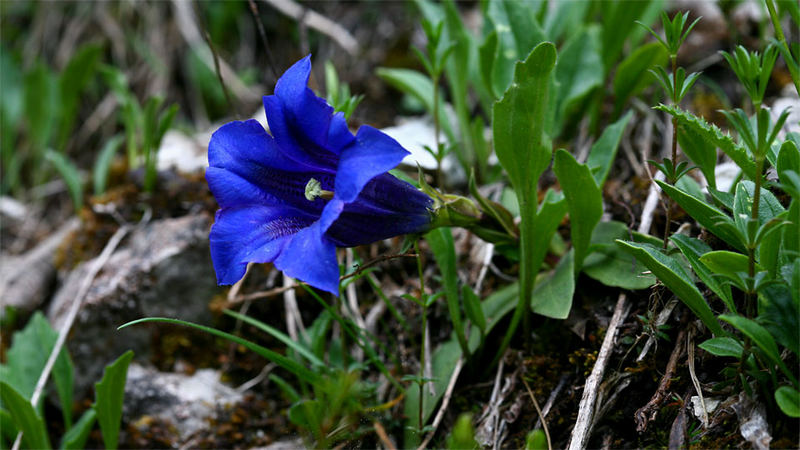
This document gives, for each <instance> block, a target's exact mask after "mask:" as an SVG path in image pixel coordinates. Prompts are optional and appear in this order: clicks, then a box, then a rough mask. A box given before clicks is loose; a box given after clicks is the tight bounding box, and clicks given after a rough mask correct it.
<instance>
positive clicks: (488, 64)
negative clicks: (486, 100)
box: [478, 31, 503, 99]
mask: <svg viewBox="0 0 800 450" xmlns="http://www.w3.org/2000/svg"><path fill="white" fill-rule="evenodd" d="M498 49H499V43H498V41H497V31H492V32H491V33H489V34H488V35H487V36H486V39H485V40H484V41H483V44H481V46H480V48H479V49H478V61H479V63H480V68H481V80H482V81H483V84H484V85H485V86H486V90H488V91H489V93H490V94H491V95H492V98H494V99H498V98H500V95H501V94H502V93H503V92H502V91H498V90H496V89H495V85H494V75H493V73H494V72H493V70H492V69H493V68H494V62H495V59H496V58H497V52H498Z"/></svg>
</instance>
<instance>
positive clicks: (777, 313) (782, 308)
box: [758, 259, 800, 355]
mask: <svg viewBox="0 0 800 450" xmlns="http://www.w3.org/2000/svg"><path fill="white" fill-rule="evenodd" d="M795 261H796V262H795V264H796V265H797V267H798V268H800V259H796V260H795ZM796 276H800V272H798V273H797V274H796ZM798 281H800V280H798ZM792 293H794V297H793V296H792ZM798 294H800V289H798V285H797V284H795V285H794V286H790V285H789V284H788V283H787V284H775V285H772V286H767V287H766V288H764V289H762V290H761V292H759V304H758V306H759V308H758V311H759V315H758V320H759V323H761V324H762V325H764V328H766V329H767V331H769V333H770V334H771V335H772V337H773V338H775V341H776V342H777V343H779V344H781V345H783V346H784V347H786V348H788V349H789V350H791V351H792V352H794V353H795V354H797V355H800V298H797V297H798Z"/></svg>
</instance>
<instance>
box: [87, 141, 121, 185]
mask: <svg viewBox="0 0 800 450" xmlns="http://www.w3.org/2000/svg"><path fill="white" fill-rule="evenodd" d="M124 139H125V137H124V136H122V135H116V136H114V137H112V138H111V139H109V140H108V141H107V142H106V144H105V145H104V146H103V149H102V150H100V154H99V155H97V159H95V161H94V168H93V169H92V181H93V183H94V195H101V194H102V193H103V192H105V191H106V185H107V184H108V172H109V169H110V168H111V163H112V162H114V156H115V155H116V154H117V150H118V149H119V146H120V145H121V144H122V142H123V141H124Z"/></svg>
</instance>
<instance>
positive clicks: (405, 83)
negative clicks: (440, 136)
mask: <svg viewBox="0 0 800 450" xmlns="http://www.w3.org/2000/svg"><path fill="white" fill-rule="evenodd" d="M375 73H376V74H377V75H378V76H379V77H380V78H381V79H382V80H383V81H385V82H387V83H389V85H391V86H393V87H394V88H396V89H397V90H399V91H400V92H403V93H404V94H408V95H410V96H412V97H414V98H415V99H417V100H419V101H420V102H422V104H423V105H425V109H427V110H428V112H430V113H433V82H431V80H430V78H428V77H427V76H425V75H424V74H422V73H420V72H417V71H416V70H411V69H390V68H386V67H379V68H378V70H377V71H376V72H375ZM447 117H448V116H447V113H446V111H445V109H444V103H440V104H439V118H440V121H439V122H440V124H441V125H442V130H443V131H444V132H445V134H447V137H448V139H449V140H450V141H451V142H455V140H456V138H455V133H454V132H453V128H452V126H451V125H450V121H449V120H447Z"/></svg>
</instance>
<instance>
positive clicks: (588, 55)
mask: <svg viewBox="0 0 800 450" xmlns="http://www.w3.org/2000/svg"><path fill="white" fill-rule="evenodd" d="M560 53H561V55H560V58H558V64H556V67H555V77H556V80H557V81H558V83H559V89H558V96H557V98H556V111H555V125H554V128H553V129H554V131H553V134H554V135H557V134H559V130H560V129H561V125H562V122H563V120H564V119H565V116H566V115H567V114H569V113H570V112H571V111H572V110H573V109H575V107H576V105H577V104H578V102H580V100H582V99H583V98H585V96H586V95H588V94H589V93H590V92H592V91H593V90H594V89H595V88H597V87H599V86H600V84H601V83H602V82H603V61H602V60H601V57H600V27H599V26H598V25H590V26H588V27H586V28H584V29H583V30H582V31H581V32H579V33H578V34H576V35H575V36H573V37H572V38H570V40H569V41H567V42H566V43H564V46H563V47H562V48H561V52H560Z"/></svg>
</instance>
